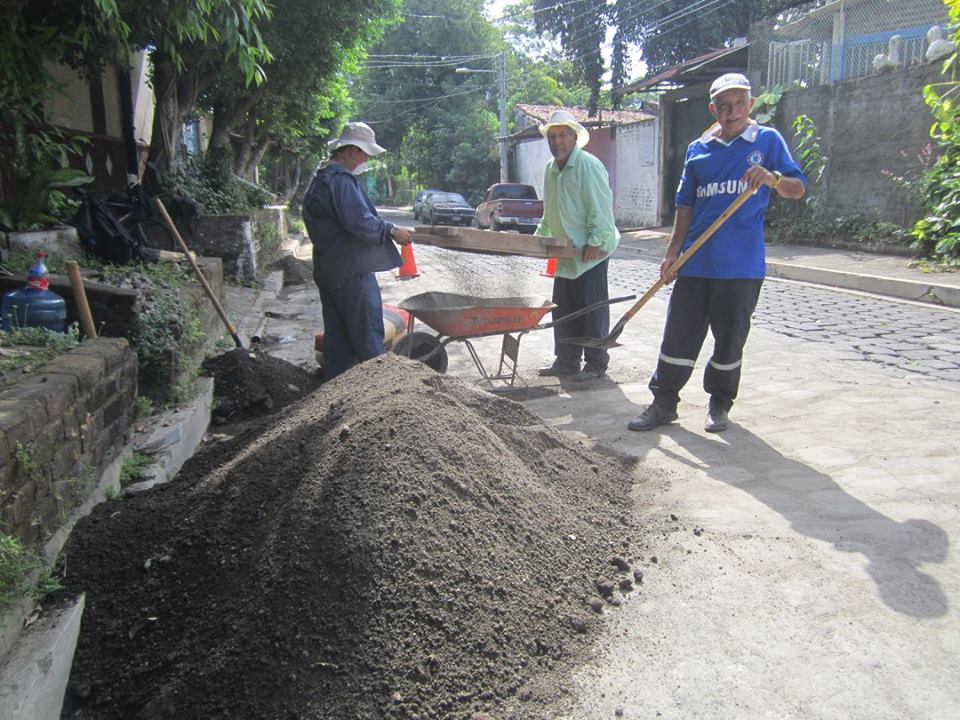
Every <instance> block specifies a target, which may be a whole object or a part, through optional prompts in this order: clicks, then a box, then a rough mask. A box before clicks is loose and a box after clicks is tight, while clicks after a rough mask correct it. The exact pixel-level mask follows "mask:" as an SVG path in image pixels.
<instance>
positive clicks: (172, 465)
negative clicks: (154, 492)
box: [124, 377, 213, 495]
mask: <svg viewBox="0 0 960 720" xmlns="http://www.w3.org/2000/svg"><path fill="white" fill-rule="evenodd" d="M212 407H213V378H209V377H202V378H198V379H197V395H196V397H195V398H194V399H193V401H192V402H191V403H190V405H188V406H187V407H185V408H181V409H180V410H177V411H175V412H173V413H171V414H170V415H168V416H166V417H164V418H163V419H162V420H161V421H160V422H159V423H158V425H157V427H156V428H155V429H154V431H153V432H152V433H150V435H149V436H148V437H147V438H146V439H145V440H143V441H142V442H139V443H137V444H136V446H135V449H136V450H137V452H140V453H143V454H145V455H151V456H153V463H151V465H150V467H149V468H148V469H147V471H146V476H147V477H146V479H144V480H141V481H140V482H137V483H132V484H130V485H128V486H127V487H126V488H125V489H124V492H125V493H126V494H128V495H133V494H136V493H138V492H143V491H144V490H149V489H150V488H152V487H153V486H154V485H159V484H160V483H165V482H169V481H170V480H171V479H172V478H173V476H174V475H176V474H177V472H178V471H179V470H180V468H181V467H183V464H184V463H185V462H186V461H187V460H189V459H190V457H191V456H192V455H193V454H194V452H196V450H197V447H198V446H199V445H200V443H201V442H203V435H204V433H206V431H207V427H208V426H209V425H210V410H211V408H212Z"/></svg>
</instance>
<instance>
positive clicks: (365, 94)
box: [353, 0, 502, 197]
mask: <svg viewBox="0 0 960 720" xmlns="http://www.w3.org/2000/svg"><path fill="white" fill-rule="evenodd" d="M481 10H482V6H481V3H479V2H477V0H407V2H405V3H404V15H403V18H404V22H403V23H402V24H401V25H399V26H397V27H396V28H394V29H392V30H391V31H390V32H389V33H388V34H387V35H385V36H384V38H383V40H382V41H381V42H380V43H378V44H377V45H376V46H375V47H373V48H371V50H370V55H369V57H368V58H367V61H366V62H365V64H364V71H363V73H362V74H361V75H360V76H359V77H358V78H357V79H356V83H355V85H354V90H353V94H354V97H355V98H356V104H357V113H356V119H359V120H364V121H366V122H368V123H370V125H371V126H372V127H373V128H374V129H375V130H376V133H377V140H378V142H380V144H381V145H384V147H387V148H389V149H390V150H392V151H393V152H391V153H389V154H388V155H387V157H386V162H387V163H388V166H389V168H390V170H391V172H393V173H394V174H398V173H399V172H400V170H401V167H402V166H403V165H406V166H407V167H408V168H410V169H411V170H412V171H413V172H412V174H413V175H414V177H416V179H417V181H418V182H419V183H420V184H426V185H428V186H432V187H449V188H450V189H451V190H456V191H459V192H463V193H464V194H467V195H471V196H473V197H475V196H476V195H478V194H479V193H480V192H482V191H483V189H485V188H486V186H487V185H488V184H489V183H490V182H491V181H492V180H493V179H494V178H496V176H497V157H498V149H497V144H496V140H495V138H496V137H497V135H498V129H497V127H498V121H497V113H496V110H495V108H496V107H497V102H498V92H497V83H496V81H497V75H496V72H495V69H496V56H497V54H498V53H499V51H500V50H501V48H502V45H501V40H500V37H499V34H498V32H497V31H496V29H495V28H494V27H493V25H492V24H491V23H490V22H489V21H488V20H487V19H486V18H485V17H484V16H483V15H482V13H481ZM412 51H413V52H412ZM458 67H464V68H469V69H473V70H484V71H488V72H481V73H457V72H456V70H457V68H458Z"/></svg>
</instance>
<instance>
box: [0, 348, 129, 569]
mask: <svg viewBox="0 0 960 720" xmlns="http://www.w3.org/2000/svg"><path fill="white" fill-rule="evenodd" d="M136 396H137V358H136V355H135V354H134V353H133V351H132V350H131V348H130V345H129V343H128V342H127V341H126V340H125V339H123V338H99V339H97V340H86V341H84V342H83V343H82V344H81V345H80V346H79V347H78V348H75V349H74V350H71V351H70V352H68V353H66V354H64V355H61V356H60V357H59V358H57V359H55V360H54V361H52V362H51V363H49V364H48V365H46V366H45V367H44V368H43V370H42V372H38V373H34V374H33V375H32V376H30V377H28V378H26V379H25V380H24V381H23V382H21V383H18V384H17V385H14V386H11V387H9V388H7V389H5V390H3V391H2V392H0V518H2V520H3V530H4V532H6V533H7V534H10V535H13V536H15V537H18V538H19V539H20V540H22V541H23V543H24V545H25V546H26V547H29V548H30V549H32V550H34V551H41V550H42V548H43V547H44V545H45V544H46V542H47V540H48V539H49V538H50V537H52V536H53V535H54V534H55V533H56V532H57V531H58V530H59V529H60V526H61V525H62V524H63V522H64V521H65V520H66V519H67V518H68V517H69V516H70V515H71V514H72V512H73V510H74V509H76V508H77V507H79V506H80V505H82V504H83V502H84V501H85V500H86V499H87V496H88V495H89V492H90V490H91V489H92V487H93V486H95V485H96V483H97V482H98V481H99V479H100V477H101V475H102V474H103V472H104V471H105V469H106V468H107V467H108V466H109V465H110V464H111V463H112V462H113V461H114V460H115V459H116V457H117V456H118V455H119V454H120V451H121V449H122V448H123V446H124V445H125V443H126V441H127V439H128V436H129V433H130V427H131V425H132V423H133V420H134V400H135V399H136Z"/></svg>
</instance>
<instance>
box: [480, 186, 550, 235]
mask: <svg viewBox="0 0 960 720" xmlns="http://www.w3.org/2000/svg"><path fill="white" fill-rule="evenodd" d="M542 217H543V202H542V201H541V200H540V199H539V198H537V190H536V188H535V187H533V185H522V184H520V183H497V184H495V185H491V186H490V187H489V188H487V194H486V195H484V197H483V202H481V203H480V205H479V206H477V212H476V214H475V224H476V226H477V227H478V228H484V229H486V228H489V229H490V230H519V231H520V232H522V233H532V232H533V231H534V230H536V229H537V225H538V224H539V223H540V218H542Z"/></svg>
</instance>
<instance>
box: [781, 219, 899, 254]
mask: <svg viewBox="0 0 960 720" xmlns="http://www.w3.org/2000/svg"><path fill="white" fill-rule="evenodd" d="M765 235H766V238H767V241H768V242H770V243H773V244H777V243H798V244H802V245H823V246H837V245H841V246H843V245H848V244H853V245H857V246H862V247H864V248H870V249H879V248H884V247H901V248H905V247H907V246H908V245H909V243H910V234H909V231H908V230H906V229H904V228H902V227H900V226H899V225H896V224H894V223H888V222H877V221H868V220H865V219H864V218H863V217H861V216H859V215H852V216H841V217H835V218H830V219H819V218H816V217H814V216H811V215H806V216H799V217H797V216H794V217H790V216H786V217H783V216H781V217H769V224H768V227H767V231H766V233H765Z"/></svg>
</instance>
